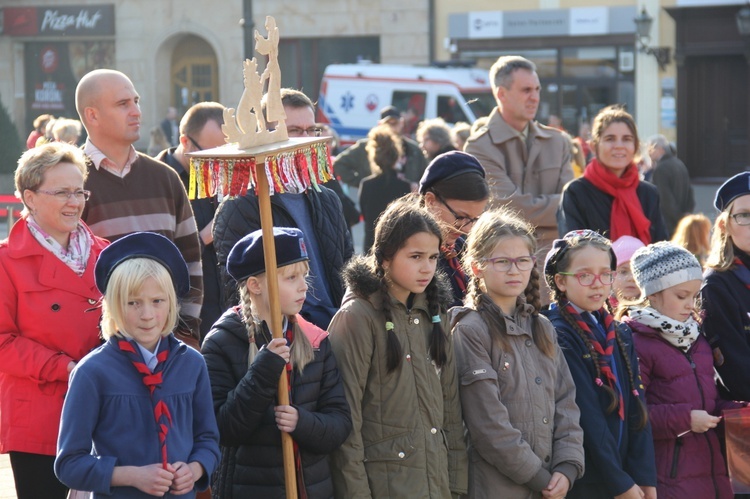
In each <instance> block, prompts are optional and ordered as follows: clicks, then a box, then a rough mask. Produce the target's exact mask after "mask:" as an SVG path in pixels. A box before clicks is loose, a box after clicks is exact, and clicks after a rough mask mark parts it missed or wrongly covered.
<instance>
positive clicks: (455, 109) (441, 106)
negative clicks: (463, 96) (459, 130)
mask: <svg viewBox="0 0 750 499" xmlns="http://www.w3.org/2000/svg"><path fill="white" fill-rule="evenodd" d="M437 115H438V116H439V117H441V118H443V119H444V120H445V121H446V122H447V123H458V122H459V121H464V122H466V121H468V120H467V118H466V114H465V113H464V112H463V110H462V109H461V106H460V105H459V104H458V102H456V98H455V97H453V96H450V95H438V98H437Z"/></svg>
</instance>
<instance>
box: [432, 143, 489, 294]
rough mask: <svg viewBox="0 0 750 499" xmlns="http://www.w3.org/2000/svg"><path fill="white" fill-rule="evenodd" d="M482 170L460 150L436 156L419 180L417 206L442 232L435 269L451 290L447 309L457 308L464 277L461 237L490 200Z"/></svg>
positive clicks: (462, 241)
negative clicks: (445, 278)
mask: <svg viewBox="0 0 750 499" xmlns="http://www.w3.org/2000/svg"><path fill="white" fill-rule="evenodd" d="M484 175H485V173H484V168H482V165H480V164H479V161H477V159H476V158H475V157H474V156H472V155H471V154H467V153H465V152H461V151H450V152H447V153H444V154H441V155H439V156H437V157H436V158H435V159H433V160H432V161H431V162H430V164H429V165H428V166H427V169H426V170H425V171H424V174H423V175H422V179H421V180H420V181H419V204H420V205H421V206H424V207H425V208H427V210H428V211H429V212H430V213H431V214H432V216H434V217H435V220H437V222H438V224H439V225H440V229H441V232H442V238H443V244H442V245H441V247H440V260H438V268H439V269H440V270H441V271H442V272H443V273H445V275H446V276H448V279H449V281H450V284H451V289H452V290H453V299H452V300H451V302H450V306H455V305H461V304H462V303H463V301H464V296H465V295H466V285H467V283H468V278H467V276H466V273H465V272H464V271H463V269H462V268H461V254H462V252H463V247H464V243H465V237H466V236H467V235H468V234H469V231H470V230H471V227H472V226H473V225H474V223H475V222H476V221H477V220H478V219H479V215H481V214H482V212H484V209H485V208H486V206H487V202H488V200H489V197H490V190H489V187H488V185H487V181H486V180H485V179H484Z"/></svg>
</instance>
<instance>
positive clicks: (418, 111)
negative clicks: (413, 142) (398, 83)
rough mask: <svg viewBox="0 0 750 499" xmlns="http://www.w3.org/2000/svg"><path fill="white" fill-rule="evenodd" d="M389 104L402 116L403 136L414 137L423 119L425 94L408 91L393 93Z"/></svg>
mask: <svg viewBox="0 0 750 499" xmlns="http://www.w3.org/2000/svg"><path fill="white" fill-rule="evenodd" d="M391 102H392V103H393V105H394V106H395V107H396V108H398V109H399V110H400V111H401V112H402V113H403V115H404V130H403V133H404V135H414V133H415V132H416V131H417V125H419V122H420V121H422V120H423V119H424V109H425V104H426V102H427V94H426V93H425V92H409V91H398V92H393V99H391Z"/></svg>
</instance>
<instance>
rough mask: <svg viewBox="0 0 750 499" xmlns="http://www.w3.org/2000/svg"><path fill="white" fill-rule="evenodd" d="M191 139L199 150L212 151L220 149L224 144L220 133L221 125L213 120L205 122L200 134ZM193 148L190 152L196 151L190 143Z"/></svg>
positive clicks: (222, 133) (222, 135) (222, 134)
mask: <svg viewBox="0 0 750 499" xmlns="http://www.w3.org/2000/svg"><path fill="white" fill-rule="evenodd" d="M192 139H193V140H194V141H195V142H196V143H197V144H199V145H200V148H201V149H213V148H214V147H221V146H223V145H224V144H226V139H225V137H224V132H222V131H221V125H220V124H219V123H217V122H216V121H214V120H208V121H206V124H205V125H204V126H203V128H202V129H201V131H200V132H198V133H196V134H195V136H194V137H192ZM188 143H189V144H190V146H191V147H192V148H193V149H191V151H195V150H197V149H198V147H196V145H195V144H192V143H190V141H188Z"/></svg>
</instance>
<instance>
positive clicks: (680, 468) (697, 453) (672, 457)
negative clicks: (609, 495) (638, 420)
mask: <svg viewBox="0 0 750 499" xmlns="http://www.w3.org/2000/svg"><path fill="white" fill-rule="evenodd" d="M625 322H627V324H628V325H629V326H630V327H631V328H632V329H633V333H634V335H633V340H634V341H635V349H636V352H638V360H639V362H640V367H641V379H642V380H643V384H644V385H645V387H646V390H645V391H646V403H647V404H648V415H649V419H650V420H651V427H652V429H653V435H654V450H655V452H656V472H657V476H658V481H659V483H658V486H657V494H658V496H659V499H708V498H716V499H732V497H734V495H733V494H732V489H731V488H730V486H729V478H728V476H727V467H726V463H725V462H724V456H723V455H722V451H721V444H720V443H719V437H718V435H717V433H716V430H709V431H707V432H706V433H692V432H688V433H686V434H685V435H683V436H682V437H678V436H677V435H679V434H680V433H682V432H684V431H686V430H690V411H691V410H693V409H696V410H700V409H702V410H705V411H706V412H708V413H709V414H711V415H713V416H720V415H721V412H722V410H724V409H729V408H733V407H741V406H742V404H739V403H736V402H730V401H725V400H721V399H720V398H719V393H718V391H717V389H716V383H715V382H714V368H713V357H712V355H711V347H710V346H709V345H708V341H706V338H704V337H703V336H702V335H700V336H698V339H697V340H696V341H695V343H693V345H692V346H691V347H690V350H689V351H688V352H687V354H685V353H683V352H682V350H679V349H677V348H676V347H674V346H672V345H671V344H670V343H668V342H667V341H666V340H664V339H663V338H662V337H661V336H660V335H659V333H658V332H657V331H655V330H653V329H651V328H649V327H647V326H644V325H642V324H639V323H637V322H635V321H633V320H629V319H627V318H626V319H625Z"/></svg>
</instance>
